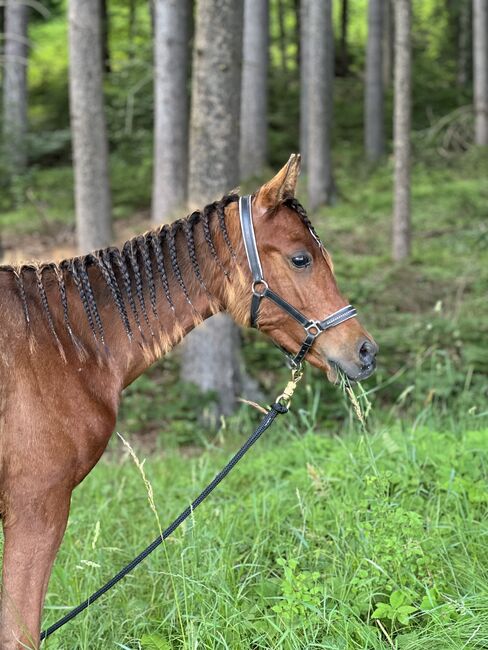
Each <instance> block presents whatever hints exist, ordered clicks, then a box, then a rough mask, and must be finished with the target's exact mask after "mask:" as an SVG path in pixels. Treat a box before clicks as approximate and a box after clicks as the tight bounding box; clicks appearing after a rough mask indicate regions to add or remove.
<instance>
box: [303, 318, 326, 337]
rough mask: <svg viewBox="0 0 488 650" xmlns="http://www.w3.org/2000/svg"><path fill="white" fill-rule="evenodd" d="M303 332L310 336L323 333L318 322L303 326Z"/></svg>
mask: <svg viewBox="0 0 488 650" xmlns="http://www.w3.org/2000/svg"><path fill="white" fill-rule="evenodd" d="M304 327H305V330H306V331H307V332H308V333H309V334H311V335H312V336H318V335H319V334H321V333H322V332H323V329H322V328H321V327H320V323H319V321H316V320H314V321H312V322H311V323H310V325H304Z"/></svg>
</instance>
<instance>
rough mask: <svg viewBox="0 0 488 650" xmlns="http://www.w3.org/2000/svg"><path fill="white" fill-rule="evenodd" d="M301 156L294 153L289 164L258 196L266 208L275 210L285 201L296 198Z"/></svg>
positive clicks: (262, 188)
mask: <svg viewBox="0 0 488 650" xmlns="http://www.w3.org/2000/svg"><path fill="white" fill-rule="evenodd" d="M300 160H301V157H300V154H299V153H292V154H291V156H290V158H289V160H288V162H287V163H286V165H285V166H284V167H282V168H281V169H280V171H279V172H278V173H277V174H276V176H275V177H274V178H272V179H271V180H270V181H269V182H268V183H266V184H265V185H263V186H262V187H261V189H260V190H259V192H258V194H257V199H258V201H259V202H260V203H261V204H262V205H264V206H265V207H266V208H274V207H275V206H276V205H278V204H279V203H281V202H282V201H284V200H285V199H289V198H293V197H294V196H295V189H296V185H297V179H298V174H299V173H300Z"/></svg>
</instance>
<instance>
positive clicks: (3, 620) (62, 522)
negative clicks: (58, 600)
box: [0, 478, 71, 650]
mask: <svg viewBox="0 0 488 650" xmlns="http://www.w3.org/2000/svg"><path fill="white" fill-rule="evenodd" d="M35 488H36V485H35V480H34V478H33V480H32V485H31V486H30V490H29V493H27V494H26V493H19V492H18V491H17V493H14V494H12V493H10V495H9V499H8V507H7V509H6V512H5V514H4V522H3V529H4V538H5V545H4V555H3V582H2V596H1V608H0V648H1V650H19V649H20V648H23V649H24V650H25V648H29V650H31V649H33V650H35V649H37V648H39V635H40V625H41V613H42V607H43V603H44V598H45V596H46V590H47V585H48V582H49V577H50V575H51V569H52V565H53V562H54V558H55V557H56V553H57V551H58V548H59V545H60V543H61V540H62V538H63V534H64V531H65V528H66V522H67V520H68V513H69V505H70V499H71V489H68V488H66V487H64V486H62V487H57V488H56V489H54V488H51V489H50V490H49V491H48V492H47V493H45V492H44V493H43V492H42V491H40V492H36V490H35Z"/></svg>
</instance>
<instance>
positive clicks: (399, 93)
mask: <svg viewBox="0 0 488 650" xmlns="http://www.w3.org/2000/svg"><path fill="white" fill-rule="evenodd" d="M411 20H412V17H411V5H410V0H395V99H394V117H393V139H394V156H395V182H394V185H395V186H394V210H393V259H394V260H395V261H400V260H403V259H405V258H406V257H408V256H409V255H410V239H411V226H410V126H411Z"/></svg>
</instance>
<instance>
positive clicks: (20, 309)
mask: <svg viewBox="0 0 488 650" xmlns="http://www.w3.org/2000/svg"><path fill="white" fill-rule="evenodd" d="M299 164H300V158H299V156H291V158H290V160H289V162H288V164H287V165H286V166H285V167H283V169H282V170H281V171H280V172H279V173H278V174H277V175H276V176H275V177H274V178H273V179H272V180H271V181H270V182H269V183H267V184H266V185H264V186H263V187H261V188H260V189H259V190H258V191H257V192H256V193H255V194H254V195H253V197H252V209H253V214H254V217H253V219H254V228H255V233H256V241H257V245H258V249H259V254H260V257H261V260H262V264H263V271H264V273H265V276H266V279H267V282H268V283H269V285H270V286H271V287H272V288H273V289H274V290H275V291H276V292H277V293H279V294H280V295H281V296H283V297H284V298H285V299H286V300H287V301H288V302H289V303H291V304H292V305H293V306H294V307H296V308H297V309H299V310H300V311H302V312H303V313H305V314H306V315H307V317H310V318H318V319H320V318H323V316H324V315H326V314H330V313H332V312H335V311H336V310H338V309H340V308H341V307H344V306H345V305H346V304H347V303H346V301H345V300H344V298H343V297H342V296H341V294H340V293H339V291H338V288H337V286H336V282H335V279H334V274H333V269H332V264H331V260H330V258H329V256H328V254H327V253H326V252H325V249H324V248H323V247H322V246H321V245H320V243H319V241H318V240H317V238H316V236H315V234H314V231H313V228H312V226H311V224H310V222H309V220H308V217H307V215H306V213H305V211H304V209H303V208H302V207H301V205H300V204H299V203H298V202H297V201H296V199H295V198H294V193H295V185H296V180H297V175H298V172H299ZM238 198H239V197H238V196H237V195H235V194H231V195H228V196H226V197H224V198H223V199H222V200H221V201H218V202H215V203H213V204H211V205H208V206H207V207H206V208H205V209H204V210H203V211H202V212H194V213H193V214H191V215H190V216H189V217H187V218H186V219H181V220H179V221H176V222H175V223H173V224H172V225H171V226H163V227H160V228H157V229H155V230H152V231H150V232H148V233H146V234H144V235H141V236H139V237H136V238H134V239H132V240H131V241H129V242H127V243H126V244H125V245H124V246H123V248H122V249H121V250H119V249H117V248H108V249H104V250H100V251H96V252H95V253H92V254H90V255H87V256H84V257H76V258H73V259H70V260H66V261H64V262H62V263H60V264H59V265H56V264H44V265H40V266H39V265H38V266H33V265H32V266H22V267H6V266H4V267H0V341H1V342H0V508H1V514H2V518H3V530H4V539H5V544H4V558H3V583H2V600H1V628H0V648H1V650H13V649H14V648H15V649H17V648H26V647H27V648H38V647H39V630H40V620H41V613H42V606H43V601H44V598H45V594H46V589H47V585H48V581H49V576H50V573H51V568H52V564H53V561H54V558H55V556H56V553H57V550H58V548H59V545H60V543H61V540H62V537H63V534H64V530H65V527H66V521H67V518H68V512H69V508H70V499H71V493H72V491H73V489H74V488H75V487H76V486H77V485H78V484H79V483H80V482H81V481H82V480H83V479H84V478H85V476H86V475H87V474H88V472H89V471H90V470H91V469H92V468H93V467H94V465H95V464H96V463H97V461H98V459H99V458H100V456H101V455H102V453H103V451H104V449H105V447H106V445H107V442H108V440H109V438H110V435H111V433H112V430H113V428H114V425H115V419H116V416H117V410H118V407H119V401H120V396H121V392H122V390H123V389H124V388H125V387H126V386H127V385H128V384H130V383H131V382H132V381H133V380H134V379H135V378H136V377H138V376H139V375H140V374H141V373H142V372H144V370H145V369H146V368H147V367H148V366H149V365H150V364H152V363H153V362H154V361H156V360H157V359H159V358H160V357H161V356H162V355H164V354H165V353H166V352H167V351H168V350H170V349H171V348H172V347H173V346H174V345H175V344H176V343H178V342H179V341H180V340H181V339H182V338H183V337H184V336H185V334H187V333H188V332H189V331H190V330H192V329H193V328H194V327H195V326H196V325H198V323H200V322H201V321H202V320H203V319H206V318H208V317H209V316H211V315H212V314H215V313H216V312H221V311H226V312H228V313H230V314H231V316H232V317H233V318H234V320H235V321H236V322H237V323H238V324H239V325H244V326H248V325H249V313H250V302H251V274H250V271H249V267H248V264H247V260H246V252H245V249H244V245H243V241H242V236H241V231H240V226H239V215H238V203H237V201H238ZM258 326H259V329H260V330H262V331H263V332H265V333H266V334H268V335H269V336H270V337H271V338H272V339H273V341H275V342H276V343H277V344H279V345H280V346H282V347H283V348H285V349H286V350H288V351H290V352H293V353H296V352H297V350H298V349H299V348H300V346H301V343H302V339H303V328H302V327H301V326H300V325H299V324H298V323H296V322H295V321H294V320H293V319H292V318H290V317H289V316H288V315H286V314H284V312H283V311H281V310H280V309H279V307H278V306H277V305H275V304H273V303H272V302H271V301H263V305H262V307H261V309H260V312H259V321H258ZM376 350H377V347H376V344H375V343H374V341H373V340H372V339H371V337H370V336H369V334H368V333H367V332H366V331H365V330H364V329H363V327H362V326H361V325H360V324H359V322H358V321H357V319H356V318H351V319H350V320H347V322H344V323H341V324H340V325H338V326H337V327H334V328H333V329H330V330H328V331H326V332H324V333H323V334H321V335H320V336H318V338H317V339H316V341H315V342H314V344H313V346H312V347H311V349H310V350H309V352H308V354H307V357H306V358H307V360H308V361H310V363H312V364H313V365H314V366H317V367H318V368H320V369H321V370H323V371H325V373H326V374H327V376H328V378H329V380H331V381H335V378H336V368H337V366H338V367H340V368H342V370H343V371H344V372H345V373H346V374H347V375H349V376H350V377H351V378H353V379H357V378H363V377H366V376H367V375H368V374H370V373H371V372H372V370H373V368H374V355H375V353H376Z"/></svg>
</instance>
